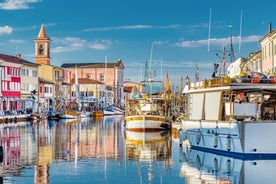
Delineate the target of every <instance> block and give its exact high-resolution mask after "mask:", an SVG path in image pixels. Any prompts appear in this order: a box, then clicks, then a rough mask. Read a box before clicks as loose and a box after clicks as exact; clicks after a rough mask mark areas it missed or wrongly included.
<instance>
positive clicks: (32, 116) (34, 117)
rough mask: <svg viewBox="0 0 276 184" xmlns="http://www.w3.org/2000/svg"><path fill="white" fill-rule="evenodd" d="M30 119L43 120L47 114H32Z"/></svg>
mask: <svg viewBox="0 0 276 184" xmlns="http://www.w3.org/2000/svg"><path fill="white" fill-rule="evenodd" d="M30 119H32V120H42V119H47V116H46V115H45V114H35V113H33V114H31V116H30Z"/></svg>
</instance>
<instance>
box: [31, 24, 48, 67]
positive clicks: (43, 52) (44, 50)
mask: <svg viewBox="0 0 276 184" xmlns="http://www.w3.org/2000/svg"><path fill="white" fill-rule="evenodd" d="M34 42H35V58H34V60H35V63H36V64H45V65H50V64H51V62H50V60H51V58H50V43H51V39H50V38H49V37H48V36H47V34H46V31H45V28H44V24H42V25H41V28H40V31H39V33H38V36H37V38H35V39H34Z"/></svg>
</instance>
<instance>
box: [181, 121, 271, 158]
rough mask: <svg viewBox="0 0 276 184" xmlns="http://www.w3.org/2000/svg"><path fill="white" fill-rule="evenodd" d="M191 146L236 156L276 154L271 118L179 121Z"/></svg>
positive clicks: (267, 155)
mask: <svg viewBox="0 0 276 184" xmlns="http://www.w3.org/2000/svg"><path fill="white" fill-rule="evenodd" d="M182 128H183V131H184V134H185V137H186V138H187V139H188V141H189V144H190V146H191V147H192V148H193V149H197V150H202V151H208V152H213V153H217V154H224V155H227V156H233V157H236V158H242V159H250V158H255V157H262V158H272V157H273V158H274V157H275V158H276V145H275V144H274V142H275V141H276V134H275V131H276V122H275V121H269V122H267V121H265V122H264V121H254V122H251V121H230V122H207V121H206V122H203V121H185V120H183V121H182Z"/></svg>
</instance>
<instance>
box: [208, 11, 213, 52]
mask: <svg viewBox="0 0 276 184" xmlns="http://www.w3.org/2000/svg"><path fill="white" fill-rule="evenodd" d="M211 21H212V8H210V15H209V32H208V52H209V51H210V35H211Z"/></svg>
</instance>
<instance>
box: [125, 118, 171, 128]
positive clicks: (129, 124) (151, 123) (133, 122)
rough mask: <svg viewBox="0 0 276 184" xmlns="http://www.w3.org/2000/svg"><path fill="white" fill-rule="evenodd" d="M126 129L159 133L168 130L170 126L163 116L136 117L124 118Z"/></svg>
mask: <svg viewBox="0 0 276 184" xmlns="http://www.w3.org/2000/svg"><path fill="white" fill-rule="evenodd" d="M125 125H126V129H127V130H130V131H138V132H143V131H160V130H167V129H169V128H170V124H169V122H168V121H167V119H166V118H165V117H164V116H155V115H136V116H127V117H125Z"/></svg>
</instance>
